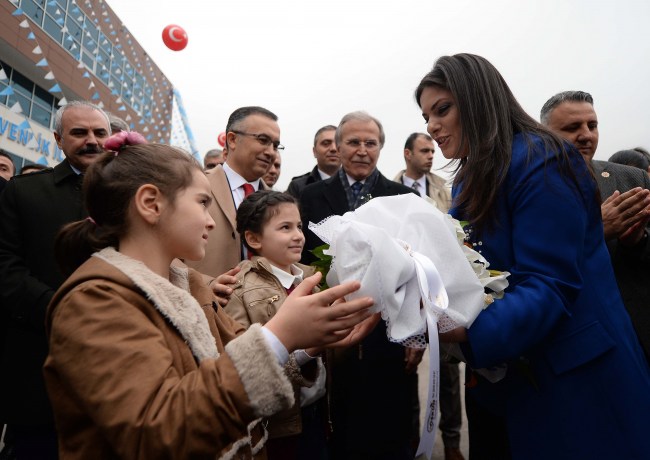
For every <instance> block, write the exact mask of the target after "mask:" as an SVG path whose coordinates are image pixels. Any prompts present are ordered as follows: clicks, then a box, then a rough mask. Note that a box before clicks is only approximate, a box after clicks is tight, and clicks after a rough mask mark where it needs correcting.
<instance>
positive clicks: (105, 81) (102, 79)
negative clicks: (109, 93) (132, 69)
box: [99, 72, 110, 85]
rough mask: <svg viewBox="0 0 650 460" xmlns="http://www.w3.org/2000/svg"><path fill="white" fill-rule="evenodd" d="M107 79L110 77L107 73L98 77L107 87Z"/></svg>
mask: <svg viewBox="0 0 650 460" xmlns="http://www.w3.org/2000/svg"><path fill="white" fill-rule="evenodd" d="M109 78H110V76H109V74H108V72H101V73H100V75H99V79H100V80H101V81H103V82H104V83H105V84H106V85H108V81H109Z"/></svg>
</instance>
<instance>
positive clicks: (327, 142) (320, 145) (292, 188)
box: [287, 125, 341, 199]
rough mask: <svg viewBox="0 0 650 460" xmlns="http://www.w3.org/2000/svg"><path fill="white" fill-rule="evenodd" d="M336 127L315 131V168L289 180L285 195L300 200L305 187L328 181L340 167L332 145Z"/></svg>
mask: <svg viewBox="0 0 650 460" xmlns="http://www.w3.org/2000/svg"><path fill="white" fill-rule="evenodd" d="M335 132H336V126H332V125H327V126H323V127H322V128H320V129H319V130H318V131H316V135H315V136H314V148H313V149H312V151H313V152H314V158H316V166H314V169H312V170H311V171H310V172H308V173H305V174H303V175H302V176H296V177H294V178H293V179H291V182H290V183H289V188H287V193H288V194H290V195H293V196H294V197H296V198H298V199H299V198H300V195H301V194H302V191H303V190H304V189H305V187H306V186H308V185H310V184H313V183H314V182H319V181H321V180H325V179H329V178H330V177H331V176H332V175H333V174H334V173H336V171H338V169H339V168H340V167H341V159H340V158H339V153H338V151H337V150H336V144H335V143H334V133H335Z"/></svg>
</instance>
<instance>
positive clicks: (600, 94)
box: [107, 0, 650, 189]
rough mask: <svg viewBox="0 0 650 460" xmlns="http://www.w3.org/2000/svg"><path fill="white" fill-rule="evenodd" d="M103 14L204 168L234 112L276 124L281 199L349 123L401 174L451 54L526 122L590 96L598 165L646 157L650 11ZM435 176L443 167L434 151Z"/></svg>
mask: <svg viewBox="0 0 650 460" xmlns="http://www.w3.org/2000/svg"><path fill="white" fill-rule="evenodd" d="M107 3H108V4H109V5H110V6H111V8H112V9H113V10H114V11H115V12H116V13H117V15H118V16H119V17H120V18H121V19H122V21H123V22H124V24H125V25H126V27H127V28H128V29H129V30H130V31H131V33H132V34H133V35H134V36H135V38H136V39H137V40H138V41H139V42H140V44H141V45H142V46H143V47H144V48H145V50H146V51H147V52H148V53H149V55H150V56H151V58H152V59H153V60H154V61H155V62H156V64H157V65H158V66H159V67H160V68H161V69H162V71H163V72H164V73H165V75H167V77H168V78H169V79H170V80H171V82H172V83H173V84H174V86H175V87H176V88H177V89H178V90H179V91H180V92H181V96H182V98H183V102H184V105H185V109H186V111H187V115H188V118H189V122H190V125H191V128H192V130H193V132H194V136H195V138H196V141H197V144H198V148H199V150H200V152H201V154H203V153H205V152H206V151H207V150H209V149H210V148H214V147H218V144H217V136H218V134H219V133H220V132H221V131H223V129H224V128H225V124H226V121H227V119H228V115H229V114H230V113H231V112H232V111H233V110H234V109H236V108H237V107H241V106H244V105H261V106H264V107H266V108H268V109H270V110H271V111H273V112H275V113H276V114H277V115H278V116H279V118H280V119H279V124H280V129H281V132H282V135H281V140H282V143H283V144H284V145H285V146H286V150H285V151H284V154H283V168H282V176H281V177H280V181H279V183H278V184H279V188H281V189H284V188H285V187H286V185H287V184H288V182H289V180H290V179H291V177H292V176H294V175H298V174H302V173H304V172H306V171H308V170H309V169H311V168H312V167H313V165H314V164H315V163H314V159H313V156H312V153H311V148H312V144H313V135H314V133H315V131H316V130H317V129H318V128H319V127H321V126H323V125H326V124H337V123H338V121H339V120H340V119H341V117H342V116H343V115H344V114H345V113H348V112H351V111H354V110H366V111H368V112H369V113H370V114H372V115H374V116H375V117H377V118H378V119H379V120H380V121H381V122H382V123H383V124H384V129H385V131H386V145H385V147H384V149H383V150H382V153H381V157H380V160H379V169H380V170H381V171H382V172H383V173H384V175H386V176H388V177H390V178H392V177H393V175H394V174H395V173H396V172H397V171H398V170H399V169H402V168H403V164H404V160H403V156H402V152H403V146H404V141H405V139H406V137H407V136H408V135H409V134H410V133H411V132H414V131H424V129H425V125H424V122H423V120H422V117H421V115H420V112H419V110H418V107H417V105H416V103H415V101H414V99H413V90H414V88H415V87H416V86H417V84H418V83H419V81H420V79H421V78H422V77H423V76H424V74H425V73H426V72H427V71H428V70H430V68H431V67H432V65H433V62H434V61H435V59H436V58H437V57H439V56H442V55H446V54H455V53H459V52H470V53H475V54H480V55H482V56H484V57H486V58H488V59H489V60H490V61H491V62H492V63H493V64H494V65H495V66H496V67H497V68H498V69H499V70H500V71H501V73H502V74H503V76H504V78H505V79H506V81H507V82H508V84H509V85H510V87H511V89H512V91H513V92H514V94H515V96H516V97H517V98H518V99H519V102H520V103H521V104H522V105H523V107H524V108H525V109H526V110H527V111H528V113H530V114H531V115H532V116H533V117H535V118H538V116H539V109H540V108H541V106H542V104H543V103H544V102H545V101H546V100H547V99H548V98H549V97H550V96H552V95H553V94H555V93H557V92H559V91H564V90H569V89H580V90H584V91H588V92H590V93H592V95H593V96H594V99H595V107H596V112H597V114H598V118H599V122H600V144H599V148H598V151H597V152H596V158H597V159H607V158H608V157H609V156H610V155H611V154H612V153H614V152H616V151H617V150H621V149H625V148H632V147H635V146H643V147H646V148H649V147H650V126H649V125H650V124H649V123H648V122H649V116H648V107H650V90H649V89H648V85H649V84H650V62H649V58H650V2H647V1H642V0H638V1H636V0H619V1H616V2H614V1H602V0H591V1H587V0H572V1H567V0H564V1H561V0H538V1H523V0H519V1H516V0H498V1H469V0H453V1H449V0H448V1H444V2H441V1H437V0H436V1H431V0H429V1H424V0H400V1H388V0H384V1H382V0H373V1H370V0H331V1H328V2H318V1H310V0H303V1H299V0H244V1H242V0H235V1H230V2H224V1H208V0H203V1H198V0H183V1H178V0H177V1H170V0H137V1H135V0H108V2H107ZM168 24H178V25H180V26H181V27H183V28H184V29H185V30H186V31H187V33H188V35H189V45H188V46H187V48H185V50H183V51H180V52H173V51H170V50H168V49H167V48H166V47H165V46H164V44H163V42H162V39H161V33H162V29H163V28H164V27H165V26H166V25H168ZM434 164H435V166H434V167H442V166H444V165H445V160H444V158H443V157H442V154H441V153H440V152H439V151H437V153H436V159H435V163H434ZM442 174H444V173H442ZM276 188H278V187H276Z"/></svg>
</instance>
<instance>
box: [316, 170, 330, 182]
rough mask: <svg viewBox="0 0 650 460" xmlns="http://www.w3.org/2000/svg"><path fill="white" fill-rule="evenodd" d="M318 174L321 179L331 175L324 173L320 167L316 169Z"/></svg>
mask: <svg viewBox="0 0 650 460" xmlns="http://www.w3.org/2000/svg"><path fill="white" fill-rule="evenodd" d="M318 175H319V176H320V178H321V180H325V179H329V178H330V177H332V176H330V175H329V174H327V173H324V172H323V171H321V170H320V169H319V170H318Z"/></svg>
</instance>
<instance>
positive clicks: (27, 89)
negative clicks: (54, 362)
mask: <svg viewBox="0 0 650 460" xmlns="http://www.w3.org/2000/svg"><path fill="white" fill-rule="evenodd" d="M11 79H12V81H13V87H14V90H15V91H16V92H18V93H20V94H22V95H23V96H25V97H27V98H29V99H31V98H32V92H33V91H34V83H32V82H31V81H30V80H29V79H28V78H26V77H25V76H23V75H22V74H20V73H18V72H14V73H13V75H12V77H11Z"/></svg>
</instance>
